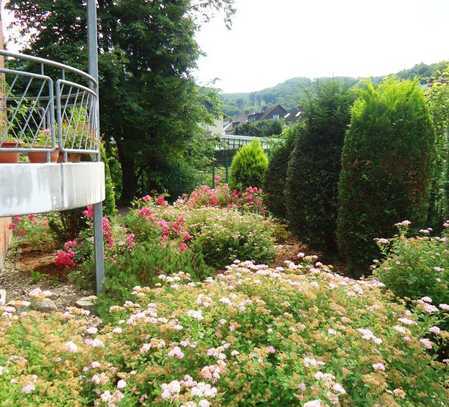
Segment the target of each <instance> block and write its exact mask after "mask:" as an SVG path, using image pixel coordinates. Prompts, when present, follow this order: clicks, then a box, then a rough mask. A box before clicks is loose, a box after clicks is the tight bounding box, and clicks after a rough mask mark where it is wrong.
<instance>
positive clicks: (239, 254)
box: [186, 209, 276, 268]
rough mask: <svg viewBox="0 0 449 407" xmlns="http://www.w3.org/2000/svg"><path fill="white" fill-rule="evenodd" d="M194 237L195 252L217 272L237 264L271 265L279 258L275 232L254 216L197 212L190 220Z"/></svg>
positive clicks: (258, 217)
mask: <svg viewBox="0 0 449 407" xmlns="http://www.w3.org/2000/svg"><path fill="white" fill-rule="evenodd" d="M186 222H187V224H188V225H190V227H189V230H190V232H191V234H192V237H193V239H192V249H193V251H195V252H196V253H199V254H201V255H202V256H203V257H204V261H205V262H206V263H207V264H208V265H210V266H212V267H215V268H223V267H225V266H226V265H228V264H230V263H232V262H233V261H234V260H242V261H243V260H254V261H256V262H259V263H267V262H270V261H271V260H273V258H274V257H275V254H276V252H275V246H274V243H275V238H274V233H275V229H274V228H273V227H272V224H271V222H270V221H267V220H265V219H264V218H263V217H262V216H261V215H258V214H254V213H244V214H242V213H239V212H237V211H233V210H225V211H223V210H219V209H197V210H196V211H192V212H191V213H190V214H187V216H186Z"/></svg>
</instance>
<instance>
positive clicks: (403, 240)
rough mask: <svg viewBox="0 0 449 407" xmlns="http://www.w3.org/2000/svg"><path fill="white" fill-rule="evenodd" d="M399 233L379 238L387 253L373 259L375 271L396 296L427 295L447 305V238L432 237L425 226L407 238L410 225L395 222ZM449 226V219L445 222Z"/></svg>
mask: <svg viewBox="0 0 449 407" xmlns="http://www.w3.org/2000/svg"><path fill="white" fill-rule="evenodd" d="M397 226H398V227H399V234H398V235H396V236H395V237H394V238H392V239H378V241H377V242H378V244H379V246H380V247H381V250H382V252H383V253H384V255H385V256H386V258H385V260H384V261H382V262H376V264H375V265H374V267H373V269H374V273H375V275H376V276H377V278H379V279H380V280H381V281H382V282H383V283H384V284H385V285H386V286H387V287H388V288H389V289H390V290H391V291H393V292H394V293H395V294H396V295H397V296H399V297H402V298H408V299H414V300H416V299H420V298H422V297H430V298H432V299H433V301H434V302H435V303H436V304H449V239H448V236H447V232H446V233H445V234H443V236H442V237H431V236H430V231H429V230H428V229H425V230H421V232H420V235H419V236H416V237H411V238H407V233H408V230H409V226H410V224H409V223H408V222H401V223H400V224H398V225H397ZM445 226H446V228H449V221H448V222H446V224H445Z"/></svg>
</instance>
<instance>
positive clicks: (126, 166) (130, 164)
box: [117, 142, 137, 205]
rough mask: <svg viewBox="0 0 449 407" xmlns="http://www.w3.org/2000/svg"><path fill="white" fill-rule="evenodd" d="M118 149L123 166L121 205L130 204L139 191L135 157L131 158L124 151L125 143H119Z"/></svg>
mask: <svg viewBox="0 0 449 407" xmlns="http://www.w3.org/2000/svg"><path fill="white" fill-rule="evenodd" d="M117 150H118V155H119V159H120V164H121V166H122V196H121V199H120V204H121V205H129V204H130V203H131V202H132V200H133V199H134V198H135V197H136V193H137V175H136V168H135V162H134V159H132V158H130V157H129V156H128V155H127V154H126V152H125V151H124V150H125V149H124V145H123V144H122V143H120V142H119V143H117Z"/></svg>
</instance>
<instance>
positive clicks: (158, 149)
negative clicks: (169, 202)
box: [7, 0, 234, 202]
mask: <svg viewBox="0 0 449 407" xmlns="http://www.w3.org/2000/svg"><path fill="white" fill-rule="evenodd" d="M7 7H8V8H9V9H10V10H12V11H14V14H15V24H17V25H18V26H19V27H20V29H21V31H20V33H18V34H19V35H20V36H22V35H30V37H31V40H30V42H29V47H28V49H27V50H25V51H26V52H30V53H31V54H34V55H38V56H42V57H47V58H51V59H55V60H57V61H63V62H65V63H68V64H71V65H73V66H76V67H78V68H81V69H85V68H86V66H87V50H86V41H87V38H86V31H87V30H86V2H85V1H78V0H59V1H47V0H11V1H9V2H8V4H7ZM217 11H223V12H224V15H225V21H226V24H227V25H229V24H230V21H231V17H232V15H233V13H234V9H233V0H173V1H170V2H167V1H166V0H154V1H151V2H149V1H145V0H99V1H98V19H99V24H98V27H99V48H100V61H99V64H100V95H101V99H100V109H101V128H102V132H103V135H104V138H105V140H106V142H107V143H109V142H110V140H113V141H114V144H115V145H116V147H117V152H118V157H119V160H120V163H121V169H122V181H123V182H122V186H123V190H122V199H123V200H124V201H125V202H126V201H130V200H132V199H133V198H134V196H135V195H136V194H137V193H138V192H145V191H148V190H152V189H168V185H167V184H168V182H164V181H162V182H161V181H160V177H156V176H155V177H153V175H154V174H156V175H160V173H161V171H163V172H164V174H166V175H167V174H170V168H171V164H172V163H173V162H179V160H180V159H187V158H188V154H189V151H188V150H189V145H190V143H191V140H192V138H193V137H194V136H195V135H197V134H199V133H201V132H202V131H203V127H202V123H207V122H211V121H212V120H213V114H211V113H210V109H209V106H208V105H207V104H206V103H205V95H204V94H203V93H202V91H201V90H200V89H199V88H198V87H197V86H196V84H195V82H194V80H193V76H192V71H193V70H194V69H195V68H196V63H197V60H198V58H199V56H200V49H199V47H198V44H197V42H196V40H195V34H196V32H197V31H198V29H199V27H200V25H201V23H203V22H204V21H207V20H208V19H210V18H211V16H212V15H213V14H214V13H216V12H217ZM155 179H159V181H158V182H155V181H154V180H155ZM161 184H162V187H163V188H162V187H161Z"/></svg>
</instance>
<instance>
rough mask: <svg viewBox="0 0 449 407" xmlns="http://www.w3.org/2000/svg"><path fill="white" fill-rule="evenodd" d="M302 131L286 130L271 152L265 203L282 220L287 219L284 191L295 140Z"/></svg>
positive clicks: (266, 180)
mask: <svg viewBox="0 0 449 407" xmlns="http://www.w3.org/2000/svg"><path fill="white" fill-rule="evenodd" d="M301 130H302V126H301V125H296V126H293V127H288V128H286V129H285V130H284V132H283V133H282V137H281V140H280V141H279V142H278V143H276V144H275V145H274V146H273V147H272V149H271V151H270V156H269V158H270V162H269V165H268V170H267V175H266V177H265V182H264V188H263V189H264V193H265V202H266V205H267V207H268V209H269V210H270V212H271V213H272V214H273V215H274V216H277V217H278V218H281V219H285V218H286V216H287V207H286V205H285V194H284V191H285V182H286V178H287V168H288V161H289V159H290V154H291V152H292V150H293V147H294V144H295V139H296V137H297V136H298V134H299V133H300V131H301Z"/></svg>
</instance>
